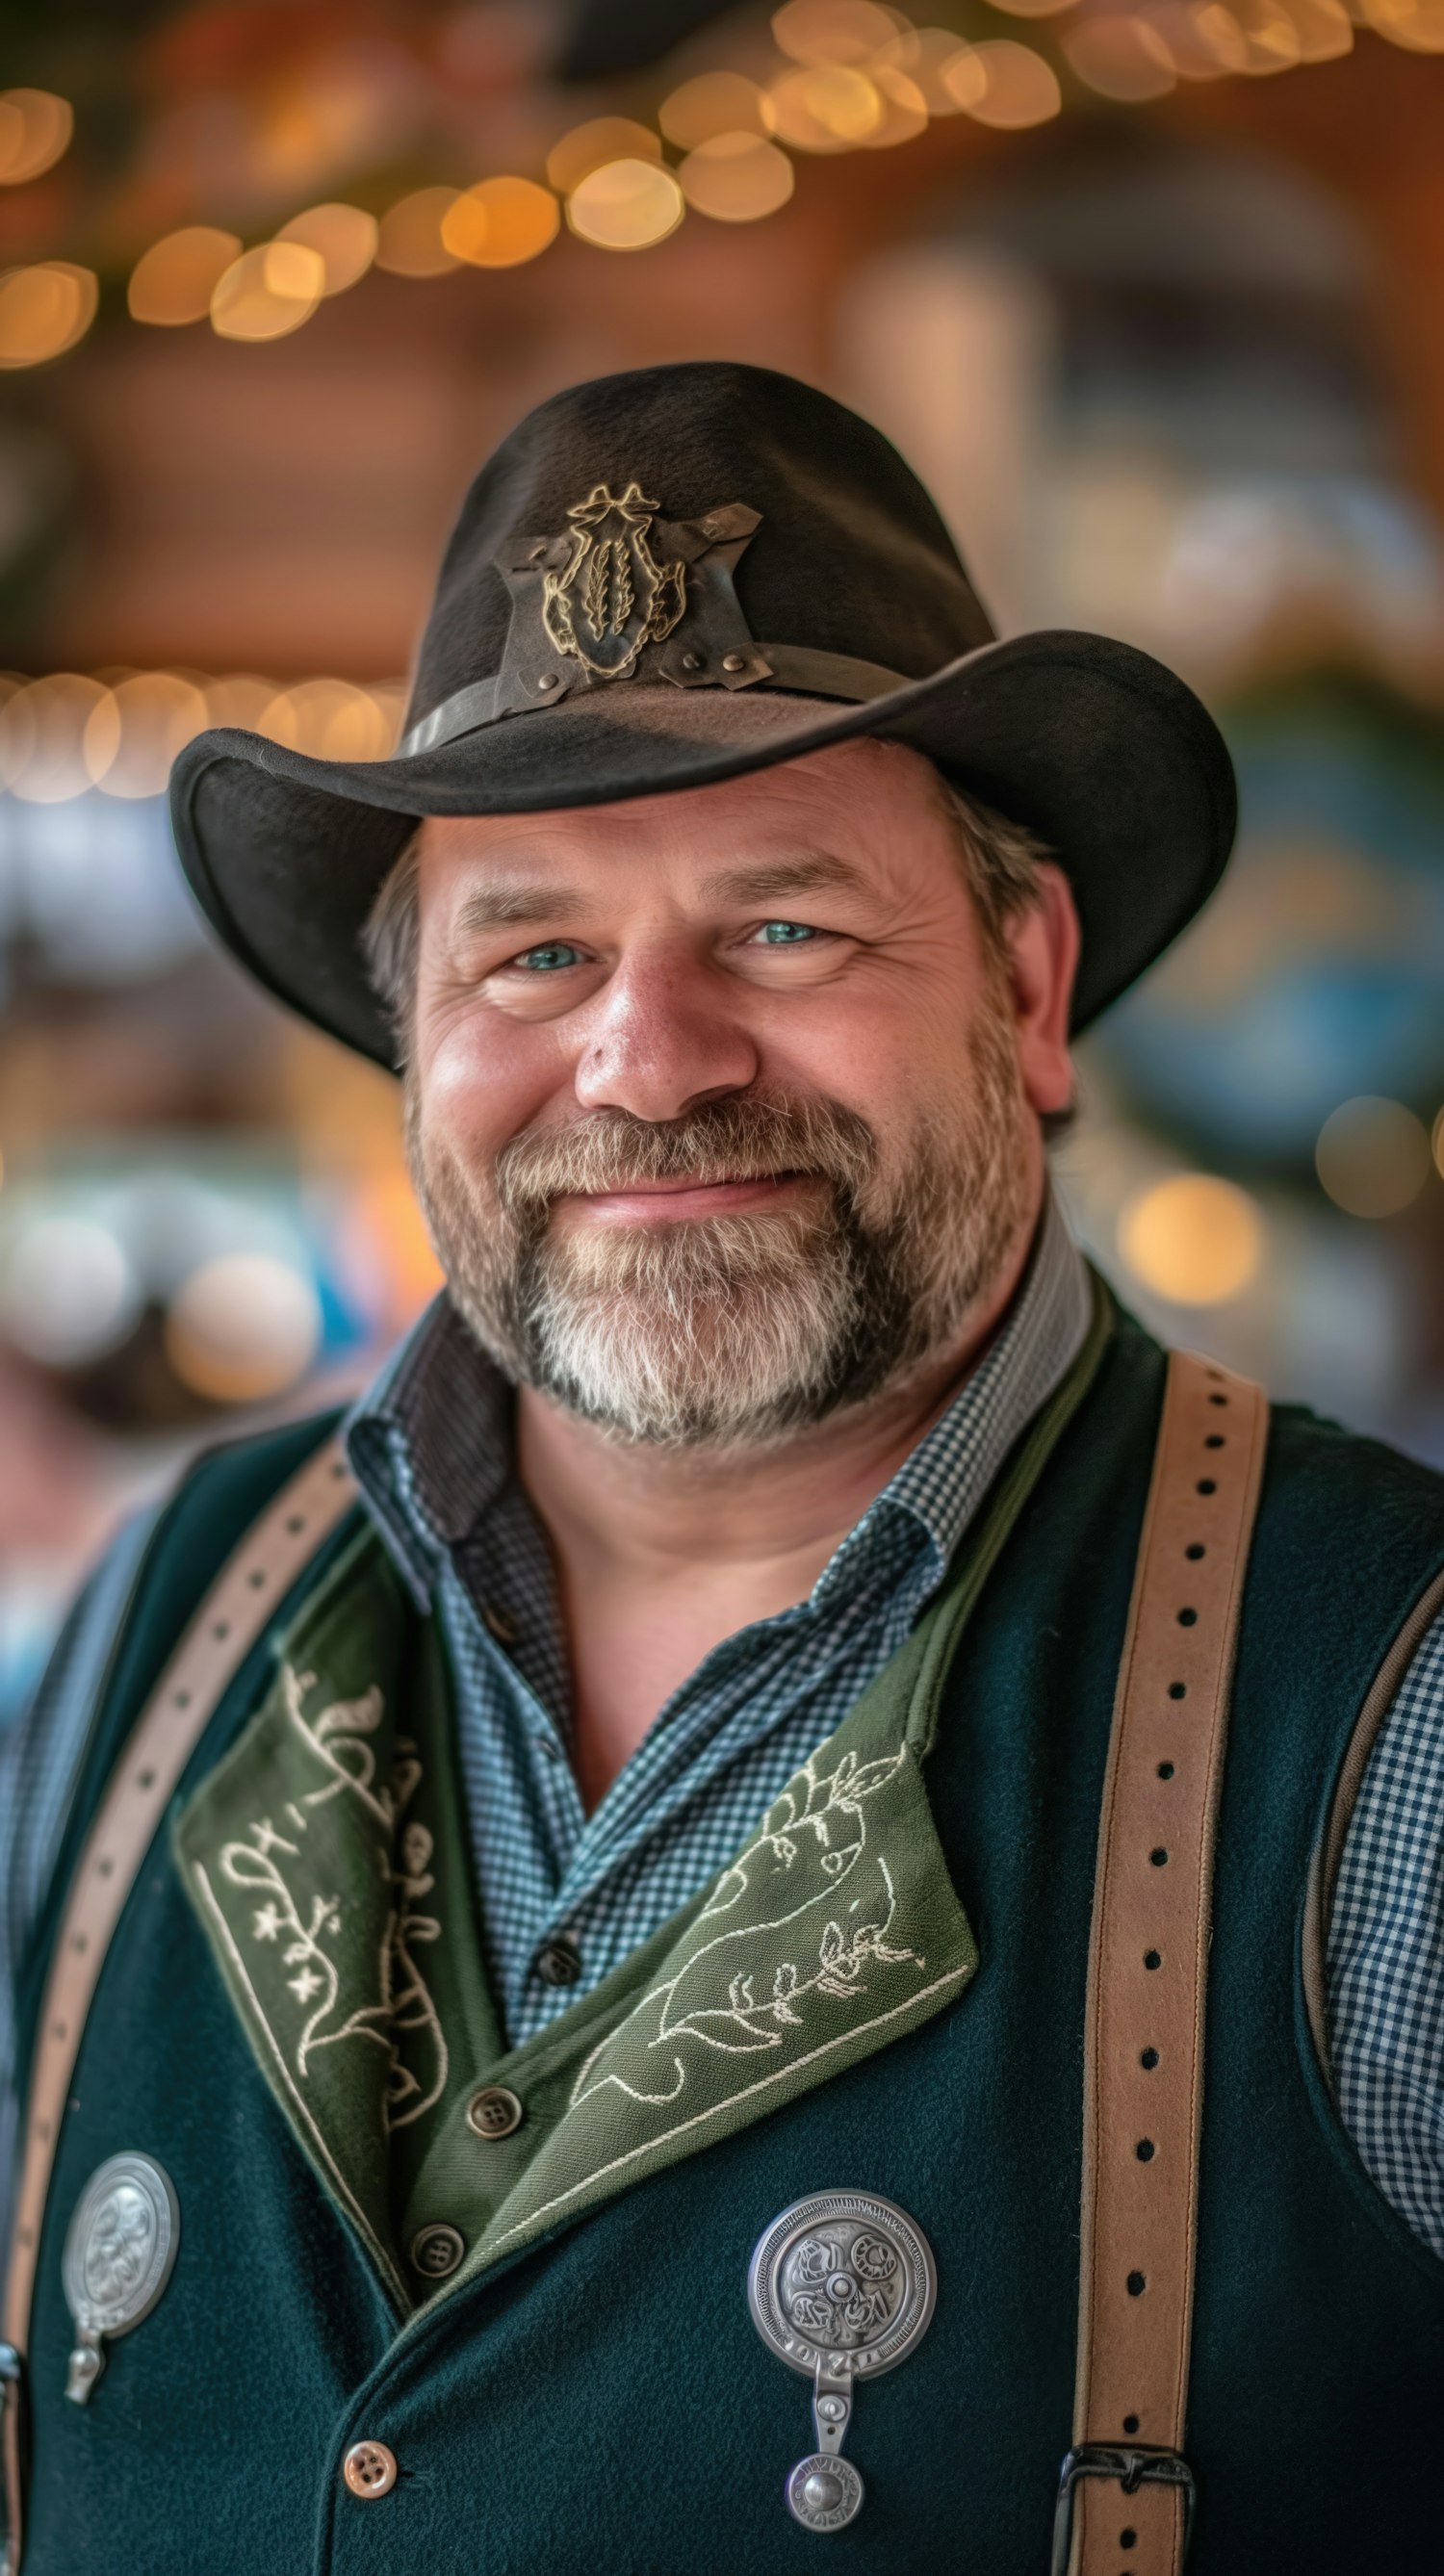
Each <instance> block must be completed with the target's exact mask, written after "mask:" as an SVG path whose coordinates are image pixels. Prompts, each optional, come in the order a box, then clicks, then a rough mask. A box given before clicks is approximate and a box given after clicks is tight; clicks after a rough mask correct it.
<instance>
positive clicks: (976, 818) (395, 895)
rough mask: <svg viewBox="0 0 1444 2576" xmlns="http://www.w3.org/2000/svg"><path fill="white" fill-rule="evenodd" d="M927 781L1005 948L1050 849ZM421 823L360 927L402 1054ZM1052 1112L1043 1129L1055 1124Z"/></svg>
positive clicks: (989, 937)
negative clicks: (1051, 1118)
mask: <svg viewBox="0 0 1444 2576" xmlns="http://www.w3.org/2000/svg"><path fill="white" fill-rule="evenodd" d="M928 767H929V769H930V771H931V773H932V785H933V789H934V792H935V796H936V799H937V802H938V804H939V806H940V808H941V811H942V813H943V815H944V818H945V819H946V821H947V822H948V824H949V825H950V827H951V829H952V832H953V835H954V838H955V840H956V842H957V847H958V854H959V857H960V858H961V860H962V865H963V873H964V875H965V877H966V879H967V882H968V886H969V890H970V891H971V894H972V897H973V901H974V903H975V904H976V906H977V912H978V921H979V924H980V926H981V929H982V933H983V938H984V942H985V944H986V946H987V950H988V954H989V957H990V960H991V961H992V962H993V963H995V964H999V963H1001V962H1002V960H1003V958H1004V957H1005V955H1006V950H1007V936H1008V932H1009V930H1010V929H1011V927H1012V925H1013V923H1014V922H1015V921H1016V920H1017V919H1018V916H1019V914H1020V913H1024V912H1026V911H1027V910H1028V908H1029V906H1030V905H1031V904H1032V903H1034V902H1036V900H1037V896H1038V885H1039V878H1038V871H1039V869H1040V868H1041V867H1042V866H1043V865H1044V864H1045V863H1046V862H1047V861H1048V860H1049V858H1050V857H1051V855H1052V854H1051V852H1050V851H1049V850H1048V848H1047V847H1046V845H1045V844H1044V843H1043V842H1042V841H1040V840H1039V839H1038V838H1037V836H1036V835H1035V834H1034V833H1032V832H1030V831H1028V830H1027V829H1026V828H1025V826H1024V825H1023V824H1021V823H1014V822H1011V821H1010V820H1009V819H1008V817H1007V816H1006V815H1004V814H998V813H995V812H994V810H993V808H992V807H991V806H990V805H984V804H981V803H980V802H979V801H978V799H977V798H976V797H973V796H968V795H965V794H964V792H963V790H962V788H961V787H956V786H954V784H953V782H952V780H951V779H950V778H947V777H945V776H944V774H943V772H942V771H941V770H940V769H938V768H936V767H935V766H934V764H933V763H932V762H929V763H928ZM420 858H421V826H420V825H419V824H418V826H417V828H416V830H415V831H414V832H413V833H412V835H411V837H410V839H409V840H408V841H407V843H406V844H405V847H404V848H403V849H402V850H401V852H400V854H399V856H398V857H397V858H395V859H393V861H392V863H391V867H390V870H389V872H388V874H387V876H386V878H385V880H384V882H383V884H382V887H381V891H380V893H379V894H378V895H377V897H376V900H375V902H374V903H373V905H372V907H371V910H370V912H369V913H368V914H367V917H366V921H365V924H364V926H363V928H362V931H361V953H362V955H363V957H364V958H365V961H366V971H367V974H368V975H369V977H370V980H371V985H372V989H373V991H374V992H375V994H376V996H377V998H378V1000H379V1001H380V1002H381V1004H382V1006H383V1008H384V1009H385V1012H386V1016H387V1019H388V1021H389V1022H390V1025H391V1028H392V1030H393V1032H394V1034H395V1036H396V1038H397V1041H398V1043H399V1046H400V1049H401V1052H402V1054H403V1056H404V1055H405V1053H406V1052H407V1050H408V1048H409V1044H410V1021H411V1012H412V1005H413V1003H414V1001H415V998H416V963H417V955H418V951H419V948H420V912H419V907H418V904H417V888H416V879H417V870H418V866H419V863H420ZM1068 1115H1069V1113H1068V1112H1066V1111H1062V1112H1058V1113H1056V1117H1055V1119H1054V1120H1051V1121H1049V1122H1048V1132H1050V1133H1051V1132H1056V1118H1058V1117H1061V1118H1066V1117H1067V1116H1068Z"/></svg>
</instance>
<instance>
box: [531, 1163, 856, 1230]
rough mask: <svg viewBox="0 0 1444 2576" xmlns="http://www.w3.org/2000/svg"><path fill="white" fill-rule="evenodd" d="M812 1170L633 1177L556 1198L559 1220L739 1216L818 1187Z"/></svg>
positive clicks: (659, 1221)
mask: <svg viewBox="0 0 1444 2576" xmlns="http://www.w3.org/2000/svg"><path fill="white" fill-rule="evenodd" d="M817 1186H818V1177H817V1175H816V1173H813V1172H762V1173H755V1174H753V1175H752V1176H751V1177H750V1178H747V1179H742V1180H732V1179H727V1178H723V1179H720V1180H714V1181H699V1180H693V1179H690V1178H689V1177H688V1176H687V1175H686V1174H685V1173H684V1174H682V1175H681V1176H680V1177H679V1178H678V1179H675V1180H668V1181H629V1182H627V1183H626V1185H625V1187H623V1188H620V1189H615V1190H595V1191H587V1192H585V1193H583V1192H581V1191H573V1192H570V1193H568V1195H567V1196H565V1197H563V1198H559V1199H557V1200H555V1201H554V1202H553V1208H552V1214H553V1218H554V1219H560V1220H561V1221H562V1222H563V1223H568V1224H575V1223H578V1222H581V1223H589V1224H598V1225H675V1224H678V1223H680V1222H681V1220H682V1219H683V1218H695V1217H707V1216H734V1215H741V1214H748V1213H751V1212H753V1211H756V1210H761V1209H765V1208H773V1207H779V1206H781V1205H782V1204H783V1202H784V1201H785V1200H786V1199H788V1198H790V1197H791V1196H792V1195H793V1194H794V1193H795V1192H797V1191H798V1190H803V1189H809V1188H811V1189H815V1188H817Z"/></svg>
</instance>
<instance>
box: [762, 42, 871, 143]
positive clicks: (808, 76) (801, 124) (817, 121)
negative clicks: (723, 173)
mask: <svg viewBox="0 0 1444 2576" xmlns="http://www.w3.org/2000/svg"><path fill="white" fill-rule="evenodd" d="M767 101H768V110H769V113H770V116H771V120H772V129H773V132H774V133H775V134H776V135H778V136H779V137H780V139H781V140H782V141H783V142H784V143H790V144H791V145H792V147H793V149H794V151H797V152H847V151H850V150H851V149H852V148H853V147H854V146H855V145H857V144H859V143H865V142H866V141H867V140H868V137H869V136H870V135H872V134H875V133H876V132H877V131H878V128H879V127H880V126H881V124H882V122H883V115H884V110H883V104H882V99H881V97H880V95H879V93H878V90H877V87H876V85H875V83H874V82H872V81H870V80H869V79H868V76H867V74H866V72H860V71H856V70H854V69H853V68H852V66H851V65H850V64H847V63H811V64H809V65H807V66H806V68H805V69H802V70H798V71H791V72H783V73H782V74H781V75H780V76H779V78H778V79H777V80H775V81H774V82H773V83H772V85H771V88H770V89H769V90H768V93H767Z"/></svg>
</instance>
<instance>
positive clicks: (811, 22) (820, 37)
mask: <svg viewBox="0 0 1444 2576" xmlns="http://www.w3.org/2000/svg"><path fill="white" fill-rule="evenodd" d="M898 21H899V12H898V11H896V10H894V9H880V8H878V7H876V6H875V5H874V0H786V5H785V6H784V7H783V8H781V9H778V10H775V11H774V13H773V19H772V33H773V36H774V38H775V39H776V43H777V47H778V51H779V52H780V53H784V54H789V55H790V56H791V58H792V60H793V61H794V62H795V63H866V62H870V61H871V60H872V58H873V56H874V55H876V54H879V53H881V51H882V49H883V47H884V46H885V45H887V44H889V43H890V42H891V40H892V38H893V37H894V36H895V35H896V34H897V32H898Z"/></svg>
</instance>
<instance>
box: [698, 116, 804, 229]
mask: <svg viewBox="0 0 1444 2576" xmlns="http://www.w3.org/2000/svg"><path fill="white" fill-rule="evenodd" d="M677 177H678V180H679V182H680V183H681V188H682V193H683V195H684V196H685V198H686V200H687V203H688V205H689V206H695V208H696V210H697V212H698V214H699V215H710V216H712V218H713V220H714V222H717V223H723V224H750V223H755V222H756V221H757V219H758V217H759V216H762V215H775V214H776V212H777V210H778V207H779V206H785V205H786V203H787V200H788V198H789V197H790V196H791V194H792V191H793V186H794V174H793V168H792V164H791V162H790V161H789V160H788V158H787V155H786V153H785V152H779V150H778V148H777V146H776V144H775V143H768V142H767V141H765V140H764V138H763V137H762V136H761V135H760V134H714V135H713V136H712V137H711V138H710V140H709V141H708V142H706V143H699V144H698V145H697V148H696V150H695V151H693V152H689V153H688V155H687V158H686V160H685V161H684V162H683V163H682V166H681V168H680V169H679V171H678V173H677Z"/></svg>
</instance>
